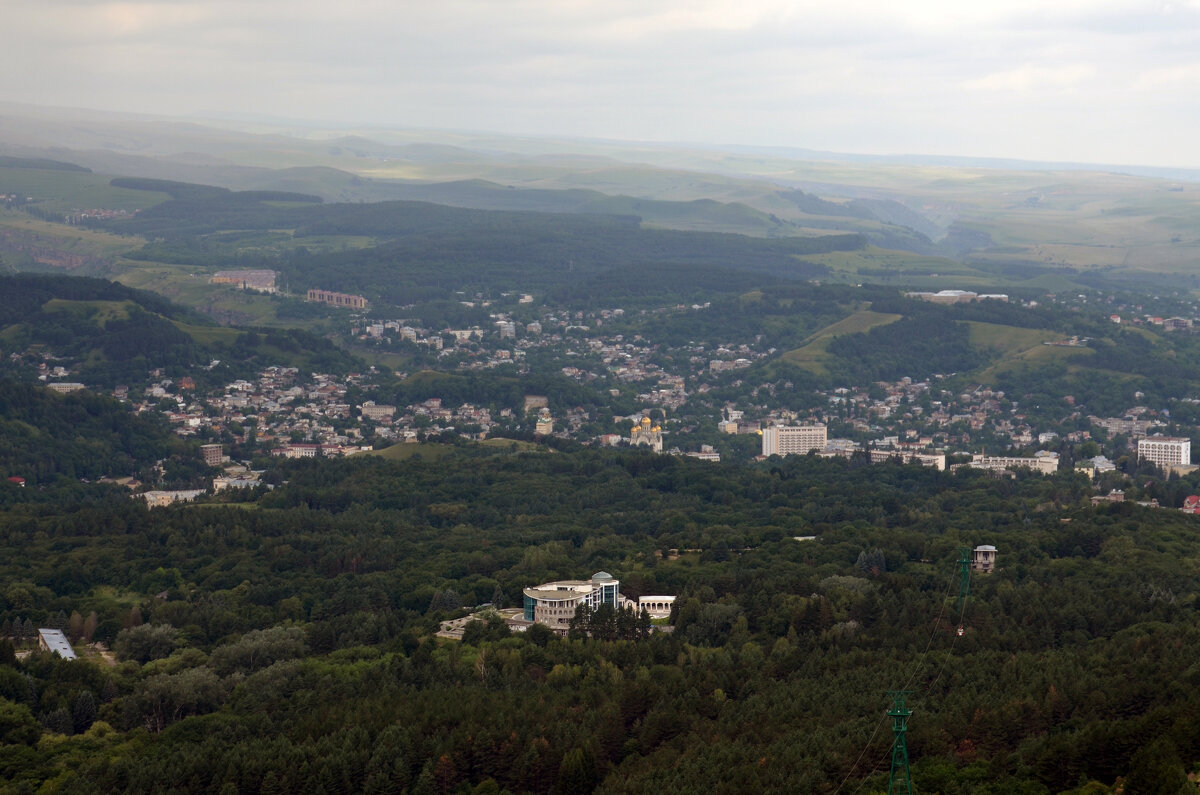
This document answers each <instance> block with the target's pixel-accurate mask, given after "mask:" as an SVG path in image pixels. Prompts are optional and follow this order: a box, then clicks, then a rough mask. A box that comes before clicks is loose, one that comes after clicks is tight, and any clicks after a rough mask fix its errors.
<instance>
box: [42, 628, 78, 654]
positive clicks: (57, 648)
mask: <svg viewBox="0 0 1200 795" xmlns="http://www.w3.org/2000/svg"><path fill="white" fill-rule="evenodd" d="M38 638H39V639H40V641H41V646H42V648H43V649H45V650H46V651H52V652H54V653H55V654H57V655H58V656H59V657H62V658H63V659H64V660H74V659H76V657H75V650H74V649H72V648H71V643H70V642H69V641H68V640H67V636H66V635H64V634H63V633H62V630H61V629H39V630H38Z"/></svg>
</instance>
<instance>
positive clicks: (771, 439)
mask: <svg viewBox="0 0 1200 795" xmlns="http://www.w3.org/2000/svg"><path fill="white" fill-rule="evenodd" d="M826 441H827V439H826V433H825V426H824V425H823V424H821V423H817V424H816V425H769V426H767V427H766V428H763V430H762V454H763V455H764V456H769V455H792V454H801V455H802V454H804V453H807V452H809V451H811V450H820V449H822V448H824V447H825V443H826Z"/></svg>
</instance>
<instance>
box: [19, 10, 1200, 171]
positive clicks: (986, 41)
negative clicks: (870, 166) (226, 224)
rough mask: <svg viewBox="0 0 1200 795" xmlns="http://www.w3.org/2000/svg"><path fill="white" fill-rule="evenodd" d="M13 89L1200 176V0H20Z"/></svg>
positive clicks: (435, 125)
mask: <svg viewBox="0 0 1200 795" xmlns="http://www.w3.org/2000/svg"><path fill="white" fill-rule="evenodd" d="M7 17H8V22H9V24H7V25H6V26H5V29H4V31H3V32H0V46H3V47H4V49H5V51H6V52H7V53H8V55H9V64H10V71H9V79H8V80H6V81H5V84H4V86H3V87H0V100H3V101H11V102H18V103H28V104H35V105H39V106H47V107H71V108H94V109H97V110H108V111H115V112H126V113H137V114H148V115H161V116H171V117H181V116H182V117H199V118H210V119H213V118H217V117H219V116H220V115H222V114H225V115H228V116H230V117H236V116H242V117H246V116H254V117H259V118H265V119H269V118H274V119H277V120H280V121H284V120H295V122H297V123H303V122H304V121H305V120H311V121H312V122H315V123H317V124H329V125H337V126H341V127H355V126H358V127H368V126H381V127H388V128H406V129H428V130H439V129H444V130H463V131H481V132H483V131H490V132H496V133H500V134H505V135H518V136H537V137H543V136H549V137H562V138H587V139H592V140H612V141H623V142H646V143H689V142H690V143H696V144H705V145H713V146H756V147H787V148H798V149H808V150H816V151H821V152H831V153H835V152H836V153H853V154H864V155H907V154H912V155H921V156H933V157H970V158H995V159H1009V160H1026V161H1039V162H1064V163H1084V164H1086V163H1095V164H1128V165H1142V166H1155V167H1167V168H1195V167H1200V155H1197V154H1196V153H1195V151H1194V146H1193V144H1192V140H1193V139H1194V138H1195V133H1196V132H1197V130H1198V128H1200V124H1197V122H1198V121H1200V108H1197V107H1196V106H1195V103H1189V102H1187V101H1186V100H1184V99H1182V98H1186V97H1187V96H1196V95H1198V94H1200V55H1198V54H1197V53H1200V47H1197V46H1196V45H1197V44H1200V0H1186V1H1185V2H1173V1H1172V0H1168V1H1167V2H1155V3H1145V2H1131V1H1129V0H1112V1H1111V2H1087V3H1084V2H1077V1H1076V0H1071V1H1070V2H1064V3H1059V4H1056V5H1055V6H1054V7H1053V8H1049V9H1048V8H1045V7H1043V6H1042V5H1041V4H1039V3H1035V2H1031V0H1014V2H1005V3H982V4H975V5H967V6H964V5H961V4H952V3H948V2H942V1H941V0H928V1H926V2H916V3H909V4H906V5H904V6H902V7H901V6H895V5H893V4H885V3H879V2H851V3H843V4H839V5H838V6H836V7H830V6H829V5H828V4H818V3H794V2H781V1H779V0H744V1H743V2H738V3H733V2H729V1H728V0H709V2H699V3H688V4H686V5H684V4H682V3H667V4H665V5H657V6H654V7H643V6H641V5H639V4H636V3H632V2H621V1H617V2H605V3H597V2H593V1H592V0H579V2H574V3H569V4H562V3H549V2H545V0H527V1H524V2H514V3H504V4H500V3H488V2H482V1H474V0H455V1H453V2H448V3H445V4H439V5H437V6H436V7H434V6H432V5H423V4H422V5H418V4H411V3H402V4H387V3H381V2H376V1H375V0H353V1H352V2H347V3H343V4H339V5H337V6H329V5H327V4H318V3H314V2H308V1H304V2H296V3H288V4H282V3H279V2H277V0H264V1H263V2H259V3H255V4H236V3H227V2H203V3H201V2H198V1H197V0H181V1H180V2H170V3H168V2H161V1H155V0H150V1H149V2H142V3H120V2H107V1H106V0H75V1H74V2H70V3H64V4H55V5H53V6H47V5H45V4H40V3H36V4H35V3H34V2H32V1H31V0H15V2H13V3H12V4H10V8H9V9H8V13H7Z"/></svg>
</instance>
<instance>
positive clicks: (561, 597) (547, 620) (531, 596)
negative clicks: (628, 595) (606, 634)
mask: <svg viewBox="0 0 1200 795" xmlns="http://www.w3.org/2000/svg"><path fill="white" fill-rule="evenodd" d="M524 595H525V615H524V618H525V620H526V621H533V622H535V623H538V624H544V625H546V626H548V627H550V628H551V629H554V630H558V631H560V632H566V631H567V626H568V624H570V623H571V619H572V618H573V617H574V616H575V608H577V607H579V606H580V605H587V606H588V607H591V608H593V609H595V608H597V607H599V606H600V605H612V607H613V609H614V610H616V609H619V608H620V607H621V581H620V580H618V579H616V578H615V577H613V576H612V575H611V574H609V573H608V572H606V571H598V572H596V573H595V574H593V575H592V576H591V579H587V580H557V581H555V582H548V583H544V584H542V585H538V586H536V587H533V588H526V589H525V590H524Z"/></svg>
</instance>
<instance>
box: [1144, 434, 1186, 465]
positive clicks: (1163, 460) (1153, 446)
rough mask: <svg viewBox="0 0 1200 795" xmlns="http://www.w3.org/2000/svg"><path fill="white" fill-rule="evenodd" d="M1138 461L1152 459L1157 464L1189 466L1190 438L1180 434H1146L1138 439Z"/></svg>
mask: <svg viewBox="0 0 1200 795" xmlns="http://www.w3.org/2000/svg"><path fill="white" fill-rule="evenodd" d="M1137 455H1138V460H1139V461H1152V462H1154V463H1155V464H1157V465H1158V466H1160V467H1162V468H1163V469H1166V468H1167V467H1181V466H1189V465H1190V464H1191V463H1192V440H1191V439H1185V438H1183V437H1180V436H1147V437H1145V438H1142V439H1138V446H1137Z"/></svg>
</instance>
